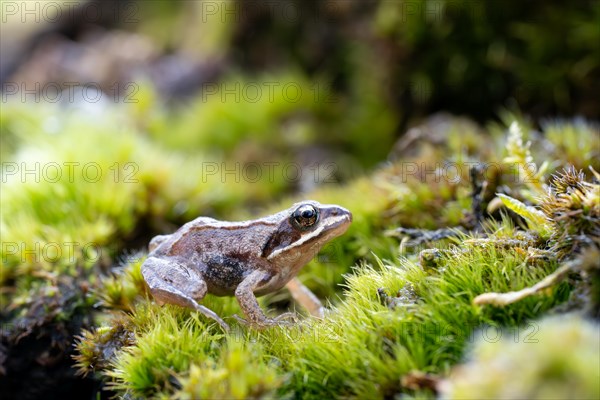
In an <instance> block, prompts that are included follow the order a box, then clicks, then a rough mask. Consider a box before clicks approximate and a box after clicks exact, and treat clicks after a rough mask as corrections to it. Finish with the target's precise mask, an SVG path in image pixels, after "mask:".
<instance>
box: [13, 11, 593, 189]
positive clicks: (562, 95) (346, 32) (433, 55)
mask: <svg viewBox="0 0 600 400" xmlns="http://www.w3.org/2000/svg"><path fill="white" fill-rule="evenodd" d="M60 4H61V2H31V4H28V5H26V4H25V3H23V4H21V3H18V2H9V1H3V2H2V11H3V15H2V18H3V25H2V30H3V35H2V36H3V38H2V53H3V54H2V73H1V78H2V82H3V95H4V96H5V98H10V97H11V96H10V94H12V93H13V92H15V91H16V89H15V85H16V86H17V87H18V93H16V94H15V95H14V96H16V97H17V99H20V100H22V99H23V98H24V96H25V97H27V96H32V94H31V92H35V91H36V90H38V91H39V92H40V93H41V99H42V100H43V99H44V98H55V97H56V96H54V95H53V94H52V92H53V90H55V88H56V87H60V88H62V89H66V88H69V87H73V86H74V84H75V83H76V84H78V85H82V86H88V87H89V86H92V87H93V88H95V89H100V90H102V91H103V92H104V96H103V97H102V99H103V100H104V99H107V100H110V101H113V102H114V101H116V102H118V103H125V104H128V105H130V106H132V107H133V108H134V109H135V112H136V113H137V114H136V115H137V118H138V121H137V123H138V124H139V126H140V127H142V128H143V131H144V132H146V133H147V134H148V135H150V136H153V137H155V138H156V139H157V140H159V141H161V142H163V143H164V145H165V146H167V147H171V148H174V149H183V150H186V151H189V152H195V151H197V150H198V149H202V150H208V151H211V152H218V153H225V154H226V155H235V156H238V157H239V156H241V155H244V157H245V158H246V160H245V161H249V160H251V159H258V160H261V161H263V160H268V159H271V158H273V157H276V158H279V157H287V158H288V159H292V160H293V161H297V162H300V163H301V164H302V165H310V164H311V163H314V162H323V161H324V160H328V161H334V162H336V163H339V164H340V165H341V166H342V168H338V170H337V171H336V175H337V176H336V177H337V178H341V179H343V178H344V174H345V175H354V174H355V173H356V172H357V171H360V170H362V169H364V168H370V167H372V166H373V165H375V164H376V163H378V162H381V161H382V160H384V159H385V158H386V156H387V155H388V153H389V151H390V148H391V146H392V144H393V142H394V141H395V140H396V139H397V138H398V137H400V136H401V135H402V133H403V132H405V131H406V129H407V127H409V126H412V125H414V124H415V123H418V122H419V121H420V120H421V119H422V118H424V117H426V116H428V115H430V114H432V113H436V112H439V111H445V112H450V113H454V114H458V115H464V116H467V117H470V118H472V119H474V120H475V121H477V122H480V123H482V122H488V121H490V120H494V119H497V118H498V115H499V112H500V111H501V110H504V109H508V110H510V111H513V112H514V111H520V112H522V113H523V114H525V115H527V116H530V117H531V118H532V119H533V122H534V126H536V124H538V123H539V122H540V120H541V119H543V118H544V117H547V116H553V117H573V116H583V117H587V118H591V119H594V118H596V119H597V118H598V117H599V116H600V103H599V102H600V100H599V97H598V96H597V93H599V92H600V2H598V1H592V0H589V1H585V0H581V1H576V2H571V3H565V2H561V1H541V0H540V1H527V2H519V1H478V0H475V1H460V0H457V1H444V0H435V1H425V0H423V1H403V0H384V1H354V0H334V1H285V0H284V1H278V2H272V1H248V2H242V1H240V2H236V1H202V0H195V1H181V2H170V1H155V0H152V1H124V2H119V1H103V2H94V1H89V2H75V3H70V2H64V4H63V5H62V8H59V7H58V6H57V5H60ZM27 7H28V8H27ZM27 10H29V11H27ZM27 12H29V14H28V13H27ZM24 93H25V94H24ZM27 93H29V94H27ZM90 96H91V95H90ZM64 97H66V96H63V98H62V99H61V101H62V100H64ZM74 97H75V99H77V98H78V96H77V95H76V96H74ZM39 98H40V97H38V99H39ZM71 103H72V102H71ZM165 128H166V129H165ZM3 136H4V135H3ZM3 141H4V139H3Z"/></svg>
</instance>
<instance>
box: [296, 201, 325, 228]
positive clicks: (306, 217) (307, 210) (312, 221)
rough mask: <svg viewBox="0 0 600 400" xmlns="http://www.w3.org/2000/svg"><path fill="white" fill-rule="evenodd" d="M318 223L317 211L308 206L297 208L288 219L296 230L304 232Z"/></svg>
mask: <svg viewBox="0 0 600 400" xmlns="http://www.w3.org/2000/svg"><path fill="white" fill-rule="evenodd" d="M317 222H319V210H318V209H316V208H315V207H313V206H312V205H310V204H304V205H301V206H300V207H298V208H297V209H296V210H295V211H294V212H293V213H292V216H291V217H290V223H291V224H292V226H293V227H294V228H296V229H298V230H301V231H305V230H308V229H310V228H312V227H313V226H315V225H316V224H317Z"/></svg>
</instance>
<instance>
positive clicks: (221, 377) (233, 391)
mask: <svg viewBox="0 0 600 400" xmlns="http://www.w3.org/2000/svg"><path fill="white" fill-rule="evenodd" d="M266 358H267V357H266V356H265V354H264V352H263V351H261V349H260V347H258V345H256V344H253V343H251V342H250V343H245V342H243V341H237V340H235V339H232V340H230V341H229V342H228V344H227V346H226V350H223V351H222V352H221V355H220V356H219V359H218V360H216V361H215V360H212V359H208V360H205V361H203V362H201V363H200V364H192V365H191V367H190V369H189V372H188V373H187V374H186V375H185V376H184V377H182V378H180V384H181V389H180V390H179V391H177V392H176V393H175V397H177V398H179V399H207V398H219V399H262V398H273V397H275V394H276V391H277V389H278V388H279V387H280V386H281V384H282V383H283V379H282V377H281V376H279V374H278V369H279V368H278V366H277V365H275V362H271V363H269V362H268V360H266Z"/></svg>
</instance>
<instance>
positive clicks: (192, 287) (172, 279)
mask: <svg viewBox="0 0 600 400" xmlns="http://www.w3.org/2000/svg"><path fill="white" fill-rule="evenodd" d="M142 275H143V276H144V280H145V281H146V283H147V284H148V287H149V288H150V293H152V296H153V297H154V299H155V300H156V301H157V302H158V303H159V304H162V303H169V304H175V305H178V306H182V307H187V308H191V309H194V310H197V311H199V312H201V313H202V314H203V315H204V316H206V317H208V318H211V319H213V320H215V321H216V322H218V323H219V325H221V327H222V328H223V329H224V330H225V331H226V332H229V325H227V324H226V323H225V321H223V320H222V319H221V317H219V316H218V315H217V314H216V313H215V312H214V311H212V310H211V309H209V308H207V307H205V306H203V305H201V304H198V301H200V300H202V299H203V298H204V296H206V293H207V291H208V289H207V286H206V282H204V279H202V277H201V276H200V275H199V274H196V273H194V272H193V271H190V270H188V269H187V268H184V267H183V266H180V265H178V264H177V263H174V262H172V261H166V260H161V259H159V258H155V257H150V258H148V259H147V260H146V261H145V262H144V264H143V265H142Z"/></svg>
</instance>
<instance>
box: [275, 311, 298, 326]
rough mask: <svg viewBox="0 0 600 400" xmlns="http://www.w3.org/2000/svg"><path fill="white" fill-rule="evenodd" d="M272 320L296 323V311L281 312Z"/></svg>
mask: <svg viewBox="0 0 600 400" xmlns="http://www.w3.org/2000/svg"><path fill="white" fill-rule="evenodd" d="M274 320H275V321H276V322H277V323H279V324H281V323H284V324H285V323H296V322H298V316H297V315H296V313H293V312H286V313H283V314H281V315H278V316H276V317H275V318H274Z"/></svg>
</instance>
